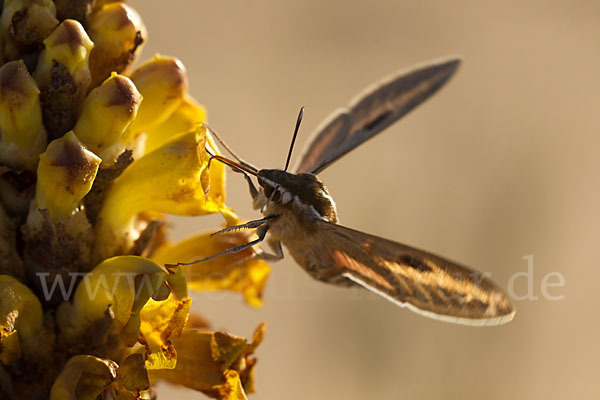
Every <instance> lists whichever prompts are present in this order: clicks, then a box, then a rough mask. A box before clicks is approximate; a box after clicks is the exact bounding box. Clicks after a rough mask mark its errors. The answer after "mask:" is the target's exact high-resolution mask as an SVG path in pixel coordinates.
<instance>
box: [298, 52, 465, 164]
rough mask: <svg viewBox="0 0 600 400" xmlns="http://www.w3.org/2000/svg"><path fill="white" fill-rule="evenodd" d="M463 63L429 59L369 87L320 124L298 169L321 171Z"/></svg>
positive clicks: (439, 84)
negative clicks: (344, 107) (348, 104)
mask: <svg viewBox="0 0 600 400" xmlns="http://www.w3.org/2000/svg"><path fill="white" fill-rule="evenodd" d="M459 63H460V61H459V60H458V59H456V58H453V59H449V60H445V61H442V62H435V63H429V64H427V65H426V66H421V67H418V68H415V69H412V70H409V71H402V72H399V73H396V74H394V75H393V76H391V77H389V78H387V79H385V80H383V81H381V82H379V83H377V84H375V85H373V86H372V87H370V88H368V89H367V90H365V91H364V92H363V93H361V94H360V95H358V96H357V98H356V99H355V100H354V101H353V102H352V103H351V104H350V106H349V107H348V108H347V109H339V110H337V111H336V112H334V113H333V114H332V115H331V116H330V117H329V118H328V119H326V120H325V121H324V122H323V123H321V125H319V127H317V129H316V131H315V132H314V133H313V135H312V139H311V140H310V141H309V144H308V146H307V147H306V148H305V150H304V152H303V155H302V156H301V158H300V162H299V164H298V165H297V168H296V169H295V170H296V171H297V172H310V173H313V174H317V173H318V172H320V171H321V170H323V169H324V168H325V167H326V166H328V165H329V164H331V163H332V162H334V161H335V160H337V159H338V158H340V157H341V156H343V155H344V154H346V153H347V152H349V151H350V150H352V149H354V148H355V147H356V146H358V145H359V144H361V143H363V142H364V141H366V140H367V139H369V138H371V137H373V136H375V135H376V134H377V133H379V132H381V131H382V130H383V129H385V128H387V127H388V126H390V125H391V124H392V123H394V122H395V121H397V120H398V119H400V118H402V117H403V116H404V115H406V114H407V113H408V112H409V111H411V110H412V109H413V108H415V107H416V106H418V105H419V104H421V103H422V102H423V101H425V100H426V99H427V98H428V97H429V96H431V95H432V94H433V93H435V92H436V91H437V90H438V89H439V88H440V87H442V86H443V85H444V83H446V81H447V80H448V79H450V77H451V76H452V74H454V71H456V69H457V68H458V65H459Z"/></svg>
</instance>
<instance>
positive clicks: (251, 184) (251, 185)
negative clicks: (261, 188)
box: [244, 174, 258, 200]
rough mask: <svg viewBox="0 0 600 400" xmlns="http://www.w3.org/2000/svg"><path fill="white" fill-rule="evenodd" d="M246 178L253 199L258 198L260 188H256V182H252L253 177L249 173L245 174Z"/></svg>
mask: <svg viewBox="0 0 600 400" xmlns="http://www.w3.org/2000/svg"><path fill="white" fill-rule="evenodd" d="M244 178H246V182H248V189H249V190H250V196H252V200H254V199H256V197H258V190H257V189H256V186H254V182H252V179H250V176H248V174H244Z"/></svg>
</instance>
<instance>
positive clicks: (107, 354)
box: [0, 0, 269, 400]
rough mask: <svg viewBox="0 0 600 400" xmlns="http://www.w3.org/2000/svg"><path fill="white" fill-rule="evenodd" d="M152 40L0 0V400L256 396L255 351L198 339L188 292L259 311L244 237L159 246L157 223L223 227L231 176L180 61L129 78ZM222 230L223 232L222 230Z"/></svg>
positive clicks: (120, 17)
mask: <svg viewBox="0 0 600 400" xmlns="http://www.w3.org/2000/svg"><path fill="white" fill-rule="evenodd" d="M145 41H146V29H145V27H144V25H143V23H142V21H141V18H140V17H139V15H138V14H137V13H136V12H135V11H134V10H133V9H132V8H131V7H129V6H128V5H126V4H124V3H122V2H111V1H106V0H97V1H89V0H84V1H75V0H56V1H54V2H53V1H50V0H5V1H4V3H3V10H2V15H1V16H0V132H1V135H0V175H1V176H2V179H0V189H1V190H0V364H1V365H0V372H1V373H0V375H1V376H0V378H1V379H0V380H1V381H2V382H1V385H0V386H1V387H0V397H2V396H4V395H5V394H6V395H7V396H8V397H9V398H14V399H38V398H50V399H51V400H70V399H73V400H75V399H97V398H114V399H132V400H133V399H149V398H151V396H152V393H151V390H152V386H151V384H153V383H154V382H155V381H156V380H158V379H165V380H168V381H170V382H174V383H178V384H182V385H186V386H188V387H189V388H192V389H195V390H198V391H202V392H204V393H205V394H207V395H208V396H211V397H214V398H217V399H246V394H247V393H251V392H253V391H254V380H253V371H254V368H255V365H256V358H255V357H254V356H253V353H254V351H255V350H256V347H257V346H258V345H259V343H260V342H261V340H262V337H263V336H264V324H262V325H259V327H258V328H257V330H256V332H255V334H254V337H253V339H252V340H251V341H249V340H246V339H245V338H243V337H239V336H235V335H233V334H230V333H227V332H221V331H219V332H211V331H208V330H206V329H205V327H204V328H202V329H200V327H199V326H198V324H197V321H198V319H197V318H190V309H191V302H192V299H191V296H190V295H189V293H188V289H191V290H230V291H236V292H239V293H241V294H242V295H243V297H244V299H245V300H246V302H247V303H248V304H250V305H252V306H259V305H261V304H262V292H263V289H264V286H265V283H266V280H267V277H268V275H269V266H268V265H267V264H266V263H265V262H264V261H261V260H259V259H258V258H257V257H256V255H257V253H256V252H255V250H253V249H247V250H245V251H243V252H239V253H236V254H230V255H227V256H224V257H221V258H216V259H213V260H211V261H209V262H206V263H199V264H195V265H193V266H190V267H184V268H181V269H173V268H171V269H167V268H165V267H164V266H163V264H164V263H176V262H185V261H189V260H192V259H197V258H204V257H208V256H211V255H215V254H217V253H220V252H223V251H224V250H225V249H227V248H229V247H232V246H238V245H241V244H243V243H246V242H247V241H249V240H252V235H251V234H249V233H246V232H234V233H227V234H222V235H218V236H215V237H211V236H210V235H209V234H200V235H196V236H193V237H192V238H190V239H188V240H184V241H182V242H181V243H175V244H171V243H168V241H167V239H166V226H165V222H164V221H165V214H176V215H183V216H198V215H205V214H210V213H220V214H221V215H222V216H223V217H224V219H225V222H226V225H232V224H235V223H237V222H238V217H237V215H236V214H235V212H233V210H231V209H230V208H229V207H228V206H227V205H226V203H225V201H226V195H225V165H223V164H222V163H211V165H210V167H209V158H210V155H212V154H219V149H218V147H217V145H216V144H215V142H214V140H213V138H212V137H211V136H210V133H209V131H208V129H207V128H206V127H205V126H204V125H203V122H205V119H206V112H205V110H204V108H203V107H202V105H200V104H199V103H198V102H197V101H195V100H194V99H193V97H192V96H191V95H190V93H188V82H187V76H186V72H185V68H184V66H183V64H182V63H181V62H180V61H179V60H178V59H176V58H174V57H167V56H159V55H157V56H155V57H154V58H152V59H151V60H149V61H147V62H145V63H143V64H141V65H140V66H139V67H137V68H133V63H134V62H135V60H136V59H137V58H138V56H139V53H140V51H141V48H142V45H143V43H144V42H145ZM215 230H216V229H215Z"/></svg>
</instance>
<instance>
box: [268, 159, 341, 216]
mask: <svg viewBox="0 0 600 400" xmlns="http://www.w3.org/2000/svg"><path fill="white" fill-rule="evenodd" d="M258 182H259V184H260V185H261V186H262V187H263V189H264V191H265V196H266V197H267V198H271V199H272V200H271V201H274V202H276V203H279V204H281V205H282V206H284V207H286V206H289V207H296V208H300V209H302V210H300V211H308V212H309V213H317V214H318V216H319V217H321V218H325V219H326V220H327V221H330V222H337V213H336V208H335V202H334V201H333V198H332V197H331V196H330V195H329V192H328V191H327V188H326V187H325V185H323V182H321V181H320V180H319V178H317V176H316V175H313V174H291V173H289V172H285V171H282V170H279V169H263V170H260V171H259V172H258ZM276 189H277V191H276V192H275V194H273V191H274V190H276ZM271 196H273V197H271Z"/></svg>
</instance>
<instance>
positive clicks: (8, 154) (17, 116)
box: [0, 61, 46, 170]
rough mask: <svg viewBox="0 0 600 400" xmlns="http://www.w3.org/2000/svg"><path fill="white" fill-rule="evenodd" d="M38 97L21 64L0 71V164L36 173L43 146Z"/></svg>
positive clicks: (35, 87)
mask: <svg viewBox="0 0 600 400" xmlns="http://www.w3.org/2000/svg"><path fill="white" fill-rule="evenodd" d="M39 95H40V90H39V89H38V86H37V84H36V83H35V81H34V80H33V78H32V77H31V75H29V72H27V68H26V67H25V64H23V62H22V61H11V62H9V63H6V64H4V65H3V66H2V67H0V132H1V139H0V140H1V141H0V164H5V165H8V166H9V167H12V168H15V169H21V168H25V169H29V170H34V169H35V166H36V165H37V162H38V155H39V154H40V153H41V152H42V151H43V149H44V148H45V146H46V130H45V129H44V125H43V123H42V110H41V107H40V96H39Z"/></svg>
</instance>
